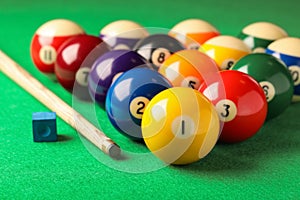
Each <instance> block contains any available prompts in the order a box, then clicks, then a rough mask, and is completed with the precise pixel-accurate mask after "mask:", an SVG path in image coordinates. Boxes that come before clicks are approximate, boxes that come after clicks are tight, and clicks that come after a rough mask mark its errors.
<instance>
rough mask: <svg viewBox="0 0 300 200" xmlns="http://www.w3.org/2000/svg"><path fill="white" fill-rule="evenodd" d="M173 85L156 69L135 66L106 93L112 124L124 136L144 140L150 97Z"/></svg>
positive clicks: (107, 110) (107, 107)
mask: <svg viewBox="0 0 300 200" xmlns="http://www.w3.org/2000/svg"><path fill="white" fill-rule="evenodd" d="M170 87H172V85H171V84H170V82H169V81H168V80H167V79H166V78H165V77H163V76H162V75H161V74H159V73H158V72H157V71H155V70H152V69H147V68H134V69H131V70H129V71H127V72H125V73H123V74H122V75H121V76H120V77H119V78H117V79H116V80H115V82H113V84H112V85H111V87H110V88H109V90H108V93H107V96H106V104H105V108H106V112H107V115H108V118H109V120H110V121H111V123H112V125H113V126H114V127H115V128H116V129H117V130H119V132H120V133H122V134H124V135H125V136H127V137H129V138H131V139H134V140H141V139H142V133H141V119H142V115H143V112H144V109H145V108H146V106H147V104H148V103H149V101H150V100H151V99H152V98H153V97H154V96H155V95H156V94H158V93H160V92H161V91H163V90H165V89H167V88H170Z"/></svg>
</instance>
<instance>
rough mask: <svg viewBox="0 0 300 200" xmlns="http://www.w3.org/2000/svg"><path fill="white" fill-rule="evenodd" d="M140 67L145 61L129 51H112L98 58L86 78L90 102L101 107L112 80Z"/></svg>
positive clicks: (145, 64)
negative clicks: (92, 101)
mask: <svg viewBox="0 0 300 200" xmlns="http://www.w3.org/2000/svg"><path fill="white" fill-rule="evenodd" d="M142 66H143V67H146V66H147V63H146V60H145V59H144V58H143V57H142V56H141V55H139V54H138V53H136V52H134V51H131V50H125V49H123V50H112V51H109V52H107V53H105V54H103V55H102V56H100V57H99V58H98V59H97V60H96V61H95V62H94V64H93V66H92V69H91V71H90V73H89V76H88V89H89V93H90V96H91V98H92V100H94V101H95V102H97V103H99V104H100V105H101V106H103V105H104V103H105V99H106V94H107V91H108V89H109V87H110V85H111V84H112V82H113V80H114V79H116V78H117V77H118V76H119V75H120V74H121V73H123V72H125V71H128V70H130V69H132V68H134V67H142Z"/></svg>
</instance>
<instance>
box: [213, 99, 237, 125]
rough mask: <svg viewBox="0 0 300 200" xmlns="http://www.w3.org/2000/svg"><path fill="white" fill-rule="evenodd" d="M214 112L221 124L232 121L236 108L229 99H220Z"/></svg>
mask: <svg viewBox="0 0 300 200" xmlns="http://www.w3.org/2000/svg"><path fill="white" fill-rule="evenodd" d="M216 110H217V112H218V115H219V118H220V120H221V121H223V122H229V121H231V120H233V119H234V118H235V116H236V114H237V108H236V105H235V103H234V102H233V101H231V100H229V99H222V100H220V101H219V102H218V103H217V104H216Z"/></svg>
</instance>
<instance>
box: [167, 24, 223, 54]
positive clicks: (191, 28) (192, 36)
mask: <svg viewBox="0 0 300 200" xmlns="http://www.w3.org/2000/svg"><path fill="white" fill-rule="evenodd" d="M169 35H171V36H172V37H175V38H176V39H178V40H179V41H180V42H182V43H183V44H184V45H185V47H186V48H187V49H198V48H199V46H200V45H201V44H203V43H204V42H206V41H207V40H209V39H211V38H213V37H216V36H218V35H220V32H219V31H218V30H217V28H216V27H214V26H213V25H212V24H210V23H209V22H207V21H205V20H202V19H186V20H183V21H181V22H179V23H178V24H176V25H175V26H174V27H173V28H172V29H171V30H170V32H169Z"/></svg>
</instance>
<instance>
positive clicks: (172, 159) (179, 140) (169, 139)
mask: <svg viewBox="0 0 300 200" xmlns="http://www.w3.org/2000/svg"><path fill="white" fill-rule="evenodd" d="M219 131H220V122H219V118H218V114H217V112H216V110H215V108H214V106H213V104H212V103H211V102H210V101H209V100H208V99H207V98H206V97H205V96H204V95H202V94H201V93H200V92H198V91H197V90H193V89H191V88H184V87H174V88H171V89H167V90H164V91H163V92H161V93H159V94H158V95H156V96H155V97H154V98H153V99H152V100H151V101H150V103H149V104H148V106H147V107H146V109H145V111H144V115H143V118H142V134H143V138H144V141H145V143H146V145H147V147H148V148H149V149H150V151H151V152H152V153H153V154H155V155H156V156H157V157H158V158H160V159H161V160H163V161H164V162H166V163H170V164H175V165H184V164H189V163H193V162H196V161H198V160H200V159H201V158H203V157H205V156H206V155H207V154H208V153H209V152H210V151H211V150H212V149H213V147H214V146H215V144H216V142H217V140H218V136H219Z"/></svg>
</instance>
